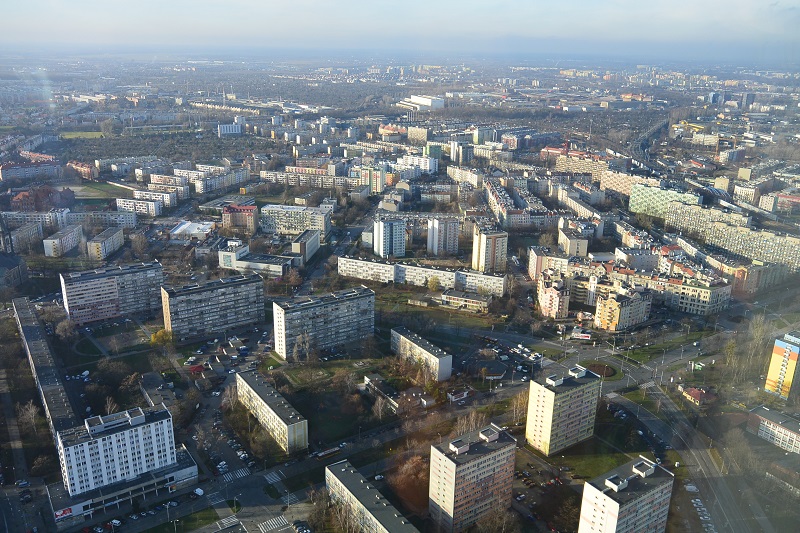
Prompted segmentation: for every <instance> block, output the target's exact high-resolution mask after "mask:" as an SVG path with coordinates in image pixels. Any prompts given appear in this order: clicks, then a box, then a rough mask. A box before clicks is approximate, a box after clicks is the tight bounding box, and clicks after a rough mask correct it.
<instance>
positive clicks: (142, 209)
mask: <svg viewBox="0 0 800 533" xmlns="http://www.w3.org/2000/svg"><path fill="white" fill-rule="evenodd" d="M116 201H117V211H128V212H131V213H137V214H140V215H145V216H148V217H157V216H161V210H162V208H163V207H164V204H163V203H162V202H160V201H150V200H131V199H129V198H117V200H116Z"/></svg>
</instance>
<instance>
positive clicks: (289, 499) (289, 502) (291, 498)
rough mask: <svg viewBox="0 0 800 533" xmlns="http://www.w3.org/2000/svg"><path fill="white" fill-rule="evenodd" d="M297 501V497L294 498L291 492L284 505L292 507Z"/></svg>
mask: <svg viewBox="0 0 800 533" xmlns="http://www.w3.org/2000/svg"><path fill="white" fill-rule="evenodd" d="M299 501H300V500H298V499H297V496H295V495H294V494H292V493H291V492H290V493H289V495H288V496H287V497H286V505H294V504H296V503H298V502H299Z"/></svg>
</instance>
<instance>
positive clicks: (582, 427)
mask: <svg viewBox="0 0 800 533" xmlns="http://www.w3.org/2000/svg"><path fill="white" fill-rule="evenodd" d="M599 399H600V376H598V375H597V374H595V373H594V372H591V371H589V370H586V369H585V368H583V367H581V366H577V365H576V366H574V367H572V368H570V369H569V372H568V374H567V375H566V376H558V375H556V374H552V375H549V376H547V377H539V378H537V379H536V380H531V385H530V393H529V398H528V421H527V426H526V429H525V440H526V441H527V442H528V444H530V445H531V446H532V447H534V448H535V449H537V450H539V451H540V452H542V453H543V454H545V455H547V456H550V455H553V454H554V453H558V452H560V451H561V450H565V449H567V448H569V447H570V446H573V445H575V444H578V443H579V442H582V441H584V440H586V439H588V438H590V437H591V436H592V435H593V434H594V420H595V415H596V411H597V401H598V400H599Z"/></svg>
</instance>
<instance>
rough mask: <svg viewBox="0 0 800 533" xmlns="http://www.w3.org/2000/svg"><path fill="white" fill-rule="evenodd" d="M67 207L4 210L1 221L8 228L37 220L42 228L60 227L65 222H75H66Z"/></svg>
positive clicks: (65, 223) (64, 224)
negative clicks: (43, 209)
mask: <svg viewBox="0 0 800 533" xmlns="http://www.w3.org/2000/svg"><path fill="white" fill-rule="evenodd" d="M68 213H69V209H67V208H62V209H51V210H50V211H45V212H35V211H4V212H3V221H4V222H5V223H6V225H7V226H8V227H9V228H18V227H20V226H24V225H25V224H31V223H34V222H39V223H40V224H41V225H42V227H43V228H53V229H56V230H58V229H61V228H63V227H64V226H66V225H67V224H75V222H67V214H68Z"/></svg>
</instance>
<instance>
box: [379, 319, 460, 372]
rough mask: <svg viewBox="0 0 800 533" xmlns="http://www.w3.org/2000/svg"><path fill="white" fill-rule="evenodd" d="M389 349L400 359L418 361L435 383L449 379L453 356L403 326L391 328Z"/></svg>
mask: <svg viewBox="0 0 800 533" xmlns="http://www.w3.org/2000/svg"><path fill="white" fill-rule="evenodd" d="M391 348H392V351H393V352H394V353H396V354H397V355H399V356H400V357H404V358H407V359H411V360H413V361H419V362H420V363H421V364H422V365H423V366H424V367H425V368H427V369H428V371H429V372H430V373H431V375H432V376H433V378H434V379H435V380H436V381H446V380H448V379H450V375H451V374H452V372H453V356H452V355H450V354H449V353H447V352H445V351H444V350H442V349H441V348H439V347H438V346H434V345H433V344H431V343H430V342H429V341H428V340H426V339H423V338H422V337H420V336H419V335H417V334H416V333H414V332H413V331H410V330H409V329H407V328H404V327H403V326H399V327H396V328H392V338H391Z"/></svg>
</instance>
